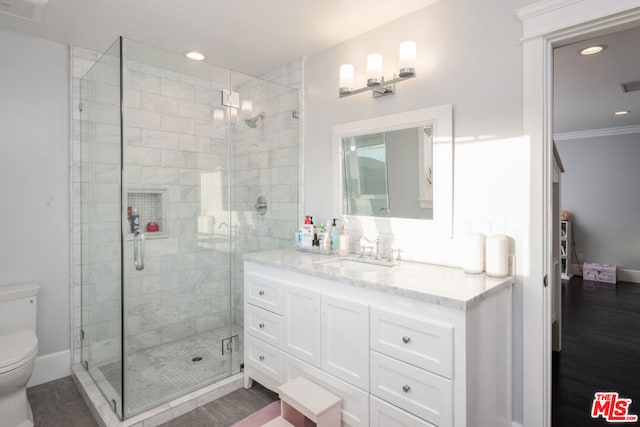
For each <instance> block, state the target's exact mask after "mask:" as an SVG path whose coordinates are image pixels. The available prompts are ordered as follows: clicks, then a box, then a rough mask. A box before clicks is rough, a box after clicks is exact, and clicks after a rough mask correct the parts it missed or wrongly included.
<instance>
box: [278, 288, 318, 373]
mask: <svg viewBox="0 0 640 427" xmlns="http://www.w3.org/2000/svg"><path fill="white" fill-rule="evenodd" d="M283 305H284V307H283V314H282V319H283V322H284V337H283V338H284V339H283V342H282V349H283V350H284V351H286V352H287V353H289V354H291V355H293V356H296V357H298V358H300V359H302V360H304V361H305V362H309V363H311V364H312V365H315V366H318V367H319V366H320V293H319V292H317V291H315V290H311V289H307V288H302V287H298V286H291V285H286V286H284V287H283Z"/></svg>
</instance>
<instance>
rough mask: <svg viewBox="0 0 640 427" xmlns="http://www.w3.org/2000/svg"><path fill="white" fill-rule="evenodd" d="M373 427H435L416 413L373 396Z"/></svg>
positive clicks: (371, 406)
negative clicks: (412, 413) (413, 413)
mask: <svg viewBox="0 0 640 427" xmlns="http://www.w3.org/2000/svg"><path fill="white" fill-rule="evenodd" d="M369 407H370V408H371V416H370V419H371V424H370V426H371V427H435V426H434V425H433V424H431V423H428V422H426V421H424V420H421V419H420V418H418V417H416V416H415V415H411V414H410V413H408V412H405V411H403V410H402V409H400V408H398V407H397V406H393V405H390V404H388V403H387V402H385V401H384V400H380V399H378V398H376V397H374V396H371V403H370V404H369Z"/></svg>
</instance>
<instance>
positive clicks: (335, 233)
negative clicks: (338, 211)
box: [330, 218, 338, 251]
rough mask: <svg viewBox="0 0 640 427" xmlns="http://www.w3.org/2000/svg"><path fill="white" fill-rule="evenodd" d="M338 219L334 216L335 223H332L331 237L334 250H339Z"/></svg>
mask: <svg viewBox="0 0 640 427" xmlns="http://www.w3.org/2000/svg"><path fill="white" fill-rule="evenodd" d="M337 220H338V219H337V218H333V224H331V234H330V238H331V250H332V251H337V250H338V227H337V226H336V221H337Z"/></svg>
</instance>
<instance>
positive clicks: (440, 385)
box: [371, 351, 453, 427]
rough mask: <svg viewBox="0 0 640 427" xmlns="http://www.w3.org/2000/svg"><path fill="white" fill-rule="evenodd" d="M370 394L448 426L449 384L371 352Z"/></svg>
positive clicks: (451, 404) (435, 376)
mask: <svg viewBox="0 0 640 427" xmlns="http://www.w3.org/2000/svg"><path fill="white" fill-rule="evenodd" d="M371 393H372V394H374V395H376V396H378V397H380V398H382V399H384V400H386V401H387V402H390V403H392V404H394V405H396V406H398V407H400V408H402V409H404V410H406V411H408V412H411V413H412V414H414V415H416V416H418V417H420V418H422V419H425V420H427V421H429V422H430V423H433V424H436V425H438V426H440V427H447V426H451V425H452V420H453V383H452V381H451V380H449V379H446V378H443V377H441V376H439V375H436V374H432V373H431V372H428V371H425V370H422V369H419V368H416V367H415V366H412V365H409V364H407V363H404V362H400V361H399V360H396V359H392V358H390V357H388V356H385V355H382V354H380V353H376V352H375V351H372V352H371Z"/></svg>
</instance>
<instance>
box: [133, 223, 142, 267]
mask: <svg viewBox="0 0 640 427" xmlns="http://www.w3.org/2000/svg"><path fill="white" fill-rule="evenodd" d="M133 265H135V267H136V270H138V271H142V270H144V234H142V233H141V232H140V230H137V231H136V234H134V236H133Z"/></svg>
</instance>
